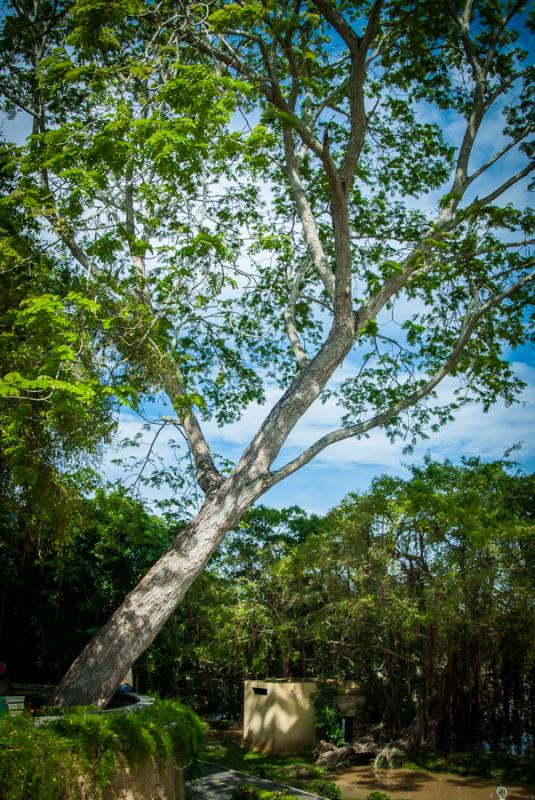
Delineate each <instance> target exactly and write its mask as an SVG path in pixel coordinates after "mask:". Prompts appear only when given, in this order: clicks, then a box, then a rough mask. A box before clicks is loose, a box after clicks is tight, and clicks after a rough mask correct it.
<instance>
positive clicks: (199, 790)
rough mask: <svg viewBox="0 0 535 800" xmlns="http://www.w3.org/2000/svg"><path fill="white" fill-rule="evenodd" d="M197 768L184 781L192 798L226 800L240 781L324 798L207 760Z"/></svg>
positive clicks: (304, 798)
mask: <svg viewBox="0 0 535 800" xmlns="http://www.w3.org/2000/svg"><path fill="white" fill-rule="evenodd" d="M197 769H198V770H200V775H198V776H196V777H195V778H191V779H190V780H188V781H187V782H186V789H187V790H188V794H189V795H190V796H191V797H192V798H194V800H228V798H229V797H230V793H231V792H232V790H233V789H234V787H235V786H238V785H239V784H240V783H247V784H248V785H249V786H256V787H257V788H258V789H267V790H268V791H269V792H284V793H285V794H290V795H292V796H293V797H298V798H300V800H324V799H323V798H319V797H318V796H317V795H315V794H309V793H308V792H303V791H301V789H294V788H293V787H291V786H284V785H283V784H280V783H272V781H266V780H264V779H263V778H254V777H253V776H252V775H245V774H244V773H243V772H236V770H233V769H227V768H226V767H221V766H219V765H218V764H210V763H209V762H208V761H201V762H199V764H198V766H197Z"/></svg>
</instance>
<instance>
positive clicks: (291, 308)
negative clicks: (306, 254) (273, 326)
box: [284, 265, 310, 369]
mask: <svg viewBox="0 0 535 800" xmlns="http://www.w3.org/2000/svg"><path fill="white" fill-rule="evenodd" d="M305 269H306V265H305V266H304V267H302V268H301V269H300V270H298V271H297V274H296V275H295V278H294V280H293V283H292V288H291V290H290V297H289V299H288V305H287V306H286V308H285V309H284V324H285V327H286V333H287V334H288V339H289V340H290V344H291V346H292V350H293V351H294V355H295V358H296V361H297V363H298V364H299V366H300V367H301V369H304V368H305V367H306V366H307V364H308V363H309V361H310V359H309V357H308V356H307V354H306V351H305V349H304V347H303V345H302V344H301V340H300V338H299V334H298V333H297V328H296V326H295V304H296V301H297V298H298V296H299V290H300V288H301V282H302V279H303V275H304V273H305Z"/></svg>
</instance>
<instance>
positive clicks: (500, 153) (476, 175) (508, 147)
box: [466, 125, 533, 187]
mask: <svg viewBox="0 0 535 800" xmlns="http://www.w3.org/2000/svg"><path fill="white" fill-rule="evenodd" d="M532 130H533V126H532V125H528V127H527V128H525V130H524V132H523V133H522V134H521V135H520V136H517V137H516V138H515V139H513V140H512V141H510V142H509V143H508V144H506V145H505V146H504V147H502V149H501V150H498V152H497V153H495V154H494V155H493V156H492V157H491V158H489V160H488V161H486V162H485V163H484V164H483V165H482V166H481V167H479V169H477V170H476V171H475V172H473V173H472V175H469V176H468V177H467V178H466V186H467V187H468V186H470V184H471V183H473V181H475V180H476V178H479V176H480V175H482V174H483V173H484V172H486V171H487V170H488V169H489V168H490V167H492V165H493V164H495V163H496V162H497V161H499V159H500V158H502V156H504V155H506V153H508V152H509V151H510V150H512V149H513V147H515V146H516V145H517V144H519V143H520V142H521V141H522V139H525V138H526V136H527V135H528V134H529V133H531V131H532Z"/></svg>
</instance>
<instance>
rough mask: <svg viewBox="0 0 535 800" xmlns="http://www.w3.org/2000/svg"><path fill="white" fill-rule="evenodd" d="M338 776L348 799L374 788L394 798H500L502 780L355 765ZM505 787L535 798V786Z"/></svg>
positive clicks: (513, 796) (517, 799) (518, 797)
mask: <svg viewBox="0 0 535 800" xmlns="http://www.w3.org/2000/svg"><path fill="white" fill-rule="evenodd" d="M334 780H335V781H336V783H337V784H338V786H339V787H340V789H341V790H342V794H343V795H344V798H347V800H357V798H358V800H365V798H366V797H367V795H368V793H369V792H372V791H381V792H385V793H386V794H388V795H389V796H390V797H391V798H392V800H498V795H497V794H496V789H497V788H498V784H497V783H495V782H493V781H492V780H488V779H487V778H472V777H470V778H466V777H461V776H459V775H451V774H441V773H433V772H417V771H414V770H409V769H391V770H385V769H381V770H374V769H373V767H352V768H350V769H347V770H344V771H343V772H340V773H338V774H337V775H336V777H335V778H334ZM505 788H506V789H507V800H535V786H523V787H521V786H507V785H506V786H505ZM502 797H503V794H502Z"/></svg>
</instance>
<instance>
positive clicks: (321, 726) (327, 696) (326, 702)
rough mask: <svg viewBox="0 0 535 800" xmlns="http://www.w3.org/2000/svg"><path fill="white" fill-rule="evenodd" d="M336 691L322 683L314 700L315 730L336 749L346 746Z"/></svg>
mask: <svg viewBox="0 0 535 800" xmlns="http://www.w3.org/2000/svg"><path fill="white" fill-rule="evenodd" d="M335 698H336V689H335V687H334V686H330V685H329V684H327V683H321V684H320V685H319V686H318V691H317V693H316V696H315V698H314V728H315V729H316V732H317V734H318V736H319V738H320V739H326V740H327V741H328V742H330V743H331V744H334V745H335V746H336V747H340V746H341V745H343V744H344V735H343V733H342V727H341V725H340V720H339V718H338V712H337V710H336V700H335Z"/></svg>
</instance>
